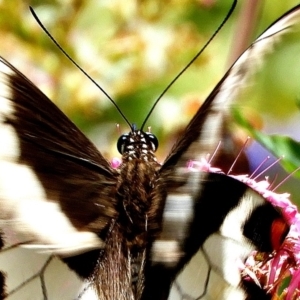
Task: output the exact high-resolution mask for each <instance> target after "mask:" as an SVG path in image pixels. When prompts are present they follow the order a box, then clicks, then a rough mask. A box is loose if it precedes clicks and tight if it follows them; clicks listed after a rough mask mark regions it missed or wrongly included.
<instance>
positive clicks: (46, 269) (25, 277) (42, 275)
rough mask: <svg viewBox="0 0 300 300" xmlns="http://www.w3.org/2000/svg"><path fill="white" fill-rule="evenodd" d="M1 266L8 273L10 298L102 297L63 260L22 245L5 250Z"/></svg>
mask: <svg viewBox="0 0 300 300" xmlns="http://www.w3.org/2000/svg"><path fill="white" fill-rule="evenodd" d="M0 268H1V271H2V272H4V274H5V284H6V291H7V293H8V297H6V298H5V299H6V300H20V299H22V300H41V299H46V300H57V299H64V300H75V299H76V300H96V299H98V298H97V296H96V294H95V293H94V292H93V291H92V290H91V289H87V290H85V283H84V282H83V281H82V280H80V279H79V277H78V276H77V275H76V274H75V273H74V272H72V271H70V270H69V269H68V267H67V266H66V265H65V264H64V263H63V262H61V261H60V260H59V259H58V258H54V257H50V256H49V255H45V254H44V255H43V254H37V253H34V252H33V251H32V250H28V249H22V248H13V249H6V250H4V251H3V250H2V252H1V253H0ZM83 291H84V292H83ZM80 294H82V296H80V297H79V295H80Z"/></svg>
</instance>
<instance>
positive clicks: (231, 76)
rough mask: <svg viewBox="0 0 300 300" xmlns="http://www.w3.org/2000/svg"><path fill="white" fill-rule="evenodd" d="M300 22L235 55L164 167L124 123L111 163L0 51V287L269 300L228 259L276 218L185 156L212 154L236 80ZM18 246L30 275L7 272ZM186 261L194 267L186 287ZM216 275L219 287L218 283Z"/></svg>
mask: <svg viewBox="0 0 300 300" xmlns="http://www.w3.org/2000/svg"><path fill="white" fill-rule="evenodd" d="M299 21H300V9H299V6H298V7H296V8H294V9H293V10H291V11H290V12H289V13H287V14H285V15H284V16H283V17H282V18H281V19H279V20H278V21H277V22H275V23H274V24H273V25H272V26H271V27H270V28H269V29H268V30H267V31H266V32H265V33H264V34H263V35H262V36H261V37H260V38H258V39H257V40H256V41H255V42H254V43H253V44H252V45H251V46H250V47H249V48H248V49H247V50H246V51H245V53H244V54H242V55H241V57H240V58H239V59H238V60H237V62H236V63H235V64H234V65H233V66H232V67H231V68H230V69H229V71H228V72H227V73H226V74H225V76H224V77H223V78H222V79H221V81H220V82H219V83H218V85H217V86H216V88H215V89H214V90H213V91H212V93H211V94H210V95H209V97H208V98H207V100H206V101H205V102H204V104H203V106H202V107H201V108H200V109H199V110H198V112H197V113H196V115H195V116H194V118H193V119H192V121H191V122H190V124H189V125H188V126H187V128H186V130H185V132H184V134H183V137H182V138H181V139H179V141H178V142H177V143H176V144H175V146H174V147H173V150H172V151H171V153H170V155H169V156H168V157H167V159H166V161H165V163H164V164H163V165H162V167H160V165H159V164H158V163H157V162H156V159H155V157H154V154H153V152H154V150H155V147H154V145H153V142H152V141H151V140H150V139H149V136H148V135H147V134H146V133H143V132H141V131H139V130H135V128H132V130H131V132H130V133H129V135H128V136H127V142H126V143H127V144H126V143H125V144H124V147H121V148H122V151H123V163H122V165H121V166H120V167H119V168H118V169H113V168H111V167H110V165H109V163H108V162H107V161H106V160H105V159H104V157H103V156H102V155H101V154H100V153H99V152H98V150H97V149H96V148H95V146H94V145H93V144H92V143H91V142H90V141H89V140H88V139H87V138H86V137H85V136H84V135H83V134H82V133H81V132H80V131H79V130H78V129H77V127H76V126H75V125H74V124H73V123H72V122H71V121H69V119H68V118H67V117H66V116H65V115H64V114H63V113H62V112H61V111H60V110H59V109H58V108H57V107H56V106H55V105H54V104H53V103H52V102H51V101H50V100H49V99H48V98H47V97H46V96H45V95H44V94H42V93H41V92H40V91H39V90H38V89H37V88H36V87H35V86H34V85H33V84H32V83H31V82H30V81H29V80H28V79H27V78H26V77H24V76H23V75H22V74H21V73H20V72H19V71H17V70H16V69H15V68H14V67H13V66H11V65H10V64H9V63H8V62H6V61H5V60H4V59H2V58H1V59H0V125H1V126H0V140H1V141H2V145H3V146H1V147H0V207H1V210H0V225H1V227H0V228H2V231H1V242H2V243H1V247H2V250H1V252H0V270H1V273H0V283H1V280H2V281H3V283H2V287H3V291H1V290H0V293H1V292H2V294H4V293H6V294H8V295H9V297H8V299H16V298H14V297H17V298H18V297H19V299H20V297H21V298H22V295H23V294H22V291H25V289H28V291H30V290H31V291H32V289H36V290H34V293H35V294H37V295H38V296H37V297H36V299H42V298H43V299H46V300H50V299H51V300H52V299H67V300H69V299H78V300H79V299H83V300H86V299H93V300H94V299H101V300H102V299H108V300H112V299H119V300H121V299H124V300H135V299H137V300H138V299H142V300H147V299H161V300H162V299H168V298H169V299H171V300H172V299H194V300H196V299H228V298H230V299H237V300H239V299H246V298H247V299H268V298H267V296H266V294H265V292H263V291H262V290H261V289H260V288H257V287H256V289H254V290H251V291H249V289H248V287H247V288H245V286H244V283H243V282H241V276H240V270H239V269H238V267H237V266H236V265H235V263H236V261H237V260H240V261H244V259H245V258H246V257H247V255H249V253H250V251H252V250H253V249H260V250H263V251H272V248H271V247H270V243H269V242H270V239H269V233H270V228H271V224H272V222H273V220H274V219H276V218H281V216H280V214H279V213H278V212H277V211H276V210H275V209H274V208H273V206H272V205H270V204H269V203H267V202H266V201H265V200H264V199H263V198H262V197H261V196H259V195H258V194H257V193H255V192H254V191H252V190H251V189H250V188H248V187H247V186H246V185H245V184H243V183H241V182H239V181H237V180H235V179H233V178H230V177H228V176H225V175H223V174H215V173H209V172H200V171H197V170H196V171H195V170H194V169H190V168H187V163H188V162H189V161H191V160H192V161H200V160H201V158H202V157H205V156H206V155H207V154H208V153H209V154H211V153H212V152H213V151H214V149H215V147H216V145H217V144H218V143H219V141H220V140H221V137H222V134H221V132H222V128H223V125H224V120H225V117H226V116H227V114H228V112H229V109H230V107H231V105H232V103H233V102H234V101H236V100H237V98H238V92H239V90H240V89H241V88H242V85H243V84H244V83H245V82H246V80H247V79H248V77H249V75H250V74H251V73H252V72H253V71H254V69H255V67H256V66H257V65H258V64H259V63H260V61H261V60H262V59H263V57H264V55H265V54H266V53H267V52H269V50H270V49H271V48H272V46H273V45H274V44H275V42H277V41H278V40H279V38H280V37H281V36H282V35H283V34H285V33H287V32H289V31H290V30H293V28H294V25H295V24H296V23H299ZM265 215H267V216H269V217H268V218H264V216H265ZM245 228H246V229H247V230H246V229H245ZM20 243H22V244H26V246H30V247H31V248H34V250H38V252H42V253H38V254H36V255H38V258H37V260H36V265H34V266H33V267H32V269H31V272H30V273H29V275H26V276H24V277H18V276H16V277H14V275H11V274H10V273H11V270H10V267H6V261H8V260H10V258H9V256H10V255H13V256H14V255H16V257H21V258H20V259H21V260H23V259H24V258H23V255H24V253H26V251H32V250H33V249H30V250H28V249H25V250H23V249H21V250H20V249H19V248H18V247H17V246H18V245H19V244H20ZM10 246H12V247H11V249H8V247H10ZM14 251H17V252H18V251H21V252H18V253H17V252H16V253H15V252H14ZM24 251H25V252H24ZM43 252H44V253H43ZM14 253H15V254H14ZM31 254H32V252H30V254H29V255H31ZM55 255H57V256H58V257H59V258H60V260H58V259H57V258H56V257H54V256H55ZM63 262H65V263H66V264H67V266H68V267H69V268H70V269H71V270H72V271H70V272H71V277H70V278H71V279H66V280H64V279H63V283H64V285H65V290H67V291H68V293H67V292H66V293H64V292H63V291H62V294H59V295H58V296H57V293H56V292H55V289H56V288H55V287H54V286H57V283H56V281H55V280H56V279H57V278H58V276H53V272H54V273H55V272H57V273H61V274H63V273H65V271H68V269H67V267H66V265H65V264H64V263H63ZM27 268H30V266H26V267H25V269H27ZM191 268H195V270H196V272H197V273H198V275H197V276H195V277H194V276H193V279H194V280H193V281H194V282H192V280H190V279H191V277H192V275H190V274H191V273H190V270H191ZM52 270H54V271H53V272H52ZM73 271H75V272H73ZM75 273H76V274H77V275H79V276H77V275H76V274H75ZM79 278H81V279H79ZM198 278H199V280H200V278H202V282H201V283H199V284H198ZM220 278H223V286H224V288H222V289H215V287H214V286H215V283H216V282H219V279H220ZM82 279H85V282H84V284H85V286H82ZM23 283H24V284H23ZM31 286H34V287H31ZM75 286H78V289H76V288H75ZM15 289H17V293H19V294H15V293H16V292H15ZM74 289H76V291H75V292H74V293H73V290H74ZM170 289H171V294H170V297H169V292H170ZM54 292H55V293H54ZM69 292H70V293H69ZM14 295H18V296H14ZM20 295H21V296H20ZM24 295H25V293H24ZM61 295H62V296H61ZM251 297H252V298H251ZM257 297H260V298H257ZM2 298H3V297H2ZM25 299H26V298H25ZM30 299H33V298H30Z"/></svg>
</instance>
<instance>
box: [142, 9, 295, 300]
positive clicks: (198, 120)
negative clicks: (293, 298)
mask: <svg viewBox="0 0 300 300" xmlns="http://www.w3.org/2000/svg"><path fill="white" fill-rule="evenodd" d="M299 22H300V6H296V7H295V8H293V9H292V10H290V11H289V12H287V13H286V14H285V15H284V16H282V17H281V18H280V19H279V20H277V21H276V22H274V23H273V24H272V25H271V26H270V27H269V28H268V29H267V30H266V31H265V32H264V33H263V34H262V35H261V36H260V37H259V38H258V39H257V40H256V41H255V42H254V43H253V44H252V45H251V46H250V47H249V48H248V49H247V50H246V51H245V52H244V53H243V54H242V55H241V56H240V58H239V59H238V60H237V61H236V63H235V64H234V65H233V66H232V67H231V68H230V69H229V70H228V72H227V73H226V74H225V76H224V77H223V78H222V79H221V81H220V82H219V83H218V84H217V86H216V87H215V89H214V90H213V91H212V93H211V94H210V95H209V97H208V98H207V100H206V101H205V102H204V104H203V105H202V106H201V108H200V109H199V110H198V112H197V113H196V115H195V116H194V118H193V119H192V120H191V122H190V123H189V125H188V126H187V128H186V130H185V132H184V133H183V135H182V138H181V139H180V140H179V141H178V142H177V144H176V145H175V146H174V148H173V150H172V151H171V154H170V155H169V157H168V158H167V159H166V161H165V163H164V164H163V166H162V168H161V171H160V179H159V182H158V184H157V191H156V192H157V193H158V194H161V195H162V199H163V200H162V201H165V202H164V204H162V205H158V204H157V203H155V205H156V207H158V210H159V209H161V208H162V207H163V211H162V212H161V214H162V231H161V234H160V237H159V239H158V240H156V241H155V242H154V244H153V247H152V261H153V268H152V269H151V270H150V271H149V276H148V282H146V288H148V294H149V295H151V296H150V297H149V299H151V297H152V298H153V299H154V298H155V299H165V298H166V296H167V295H168V290H169V285H170V284H171V282H172V281H173V280H174V279H175V277H176V274H177V272H179V270H181V269H182V268H183V267H184V266H185V265H186V264H188V262H189V261H190V260H192V259H193V257H194V255H195V254H197V253H198V252H199V251H200V252H201V251H204V253H205V256H206V259H205V260H206V261H207V262H208V263H207V265H206V266H204V267H203V266H202V267H203V268H204V269H206V270H207V268H213V269H215V270H216V269H217V273H218V274H219V275H220V276H221V277H223V278H225V281H226V284H228V286H229V288H230V286H233V287H235V288H233V289H232V293H237V294H236V296H234V295H232V296H234V297H236V298H234V299H244V298H245V294H244V291H243V290H240V289H237V286H239V284H240V276H239V272H238V270H237V268H236V269H234V268H232V264H231V263H232V261H233V260H234V259H237V258H241V259H244V258H245V255H246V253H249V251H250V249H253V246H254V248H255V247H258V246H262V244H261V240H262V237H268V234H269V233H270V231H269V232H268V229H270V224H271V223H272V220H273V219H272V218H271V219H270V220H268V222H267V224H264V223H263V222H261V218H262V215H260V214H259V213H258V215H259V216H260V217H259V218H258V220H257V221H256V222H253V223H251V224H253V225H254V227H255V226H257V224H259V225H260V226H259V228H256V229H255V230H254V231H253V232H255V234H256V235H258V236H260V238H259V242H258V243H257V241H254V239H253V236H252V237H251V236H250V237H247V239H246V240H247V242H245V233H244V232H243V228H244V227H245V224H247V223H248V221H249V220H251V217H252V215H254V212H255V211H256V210H257V208H259V207H265V205H266V207H267V208H266V212H267V213H268V214H270V215H271V216H273V214H272V213H273V212H274V211H275V209H274V208H273V207H272V206H271V205H269V204H266V203H265V201H264V200H263V198H262V197H261V196H259V195H257V194H256V193H255V192H253V191H251V190H249V189H248V188H247V187H246V186H245V185H244V184H242V183H239V182H237V181H236V180H233V179H231V178H230V179H229V178H228V177H227V178H226V177H225V176H222V178H221V179H220V176H221V175H217V174H210V173H205V172H193V171H189V170H188V169H187V164H188V162H189V161H191V160H193V161H201V158H203V157H205V156H206V155H207V154H208V153H209V154H212V153H213V151H214V150H215V148H216V146H217V144H218V142H219V141H220V140H221V138H222V136H221V133H222V127H223V125H224V124H223V123H224V119H225V117H226V115H227V114H228V111H229V109H230V107H231V104H232V103H233V102H234V101H236V100H237V97H238V92H239V90H240V88H242V87H243V86H244V84H245V82H246V81H247V79H248V77H249V75H251V74H252V73H253V71H254V70H255V67H257V65H259V64H260V62H261V61H262V59H263V57H264V55H265V54H267V53H268V52H270V51H271V50H272V47H273V46H274V44H275V43H276V42H278V41H279V40H280V38H281V37H282V35H283V34H286V33H288V32H290V31H291V30H294V27H295V25H296V24H297V23H298V24H299ZM224 182H227V184H228V185H229V186H224ZM157 198H158V199H159V197H157ZM155 199H156V198H155ZM247 199H248V203H249V204H248V206H247V204H243V203H244V201H246V203H247ZM249 199H250V200H249ZM158 201H159V200H158ZM224 203H225V204H224ZM245 207H247V209H245ZM243 208H244V211H243ZM236 209H237V211H236ZM239 209H241V210H240V214H241V216H242V217H240V218H236V219H235V221H236V222H234V221H233V220H231V222H232V223H230V222H229V225H230V224H231V229H230V230H229V231H227V233H224V232H222V230H221V228H222V227H224V226H225V227H226V226H227V225H226V224H227V223H226V222H227V221H228V219H227V216H228V215H229V214H235V215H236V216H239V214H238V211H239ZM259 211H260V209H259ZM158 215H159V214H158ZM225 217H226V218H225ZM276 217H278V215H277V214H276V213H275V214H274V218H276ZM225 221H226V222H225ZM229 225H228V226H229ZM232 226H233V227H234V226H236V227H237V228H239V229H240V231H239V232H237V231H235V230H233V229H234V228H233V229H232ZM239 226H240V227H239ZM230 231H231V232H230ZM234 234H236V235H237V236H234ZM228 241H231V242H228ZM249 241H250V244H251V243H252V246H251V247H249V245H248V244H249ZM267 241H269V239H267ZM232 242H233V243H234V244H236V245H235V247H231V243H232ZM247 243H248V244H247ZM239 248H240V249H239ZM199 249H200V250H199ZM201 249H202V250H201ZM216 249H217V250H216ZM235 251H236V252H235ZM212 253H213V255H212ZM230 254H232V256H231V255H230ZM228 262H229V264H228ZM217 265H219V266H218V267H217ZM199 268H201V266H200V267H199ZM186 269H188V268H186ZM184 271H185V269H184ZM199 272H201V271H200V270H199ZM205 274H206V273H205ZM154 286H156V289H155V288H154ZM157 286H159V288H157ZM174 289H175V290H176V291H174ZM173 292H174V293H177V295H180V296H178V297H179V298H183V297H184V296H189V297H191V299H198V298H197V297H199V295H201V293H203V292H204V288H203V286H202V287H200V291H199V292H198V294H197V293H196V295H198V296H197V297H196V296H194V293H193V292H192V291H191V289H189V288H186V289H184V286H182V284H181V283H178V281H175V284H174V286H173ZM173 292H172V295H173V296H174V294H173ZM224 293H225V292H223V293H222V295H223V296H224ZM146 294H147V292H146ZM222 295H219V297H220V299H223V298H222V297H223V296H222ZM212 298H213V299H219V298H217V297H216V295H215V296H213V297H212ZM225 298H226V297H225ZM225 298H224V299H225ZM229 298H230V297H229ZM172 299H173V298H172ZM189 299H190V298H189ZM199 299H200V298H199ZM201 299H202V298H201ZM226 299H228V298H226ZM230 299H232V298H230ZM255 299H256V298H255ZM257 299H259V298H257Z"/></svg>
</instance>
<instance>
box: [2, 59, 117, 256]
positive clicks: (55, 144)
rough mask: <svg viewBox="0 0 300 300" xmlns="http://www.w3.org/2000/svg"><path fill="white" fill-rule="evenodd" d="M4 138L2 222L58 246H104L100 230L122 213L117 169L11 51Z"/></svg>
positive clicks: (58, 250) (62, 250)
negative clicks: (26, 72) (15, 64)
mask: <svg viewBox="0 0 300 300" xmlns="http://www.w3.org/2000/svg"><path fill="white" fill-rule="evenodd" d="M0 140H1V146H0V206H1V210H0V228H1V227H4V228H5V227H6V226H8V227H9V228H10V229H11V230H13V231H14V232H15V234H16V235H18V236H20V240H21V241H22V242H24V241H27V242H29V243H30V244H32V245H35V247H36V248H39V249H41V250H45V251H50V252H51V253H55V254H63V255H66V256H68V255H73V254H76V253H80V252H84V251H87V250H90V249H95V248H101V247H103V245H104V244H103V241H102V240H101V238H100V237H104V231H103V230H104V229H105V228H107V227H108V225H109V222H110V220H111V219H112V218H113V217H115V216H116V214H117V212H116V210H115V200H114V199H115V198H114V192H115V188H114V187H115V185H116V181H117V176H118V173H117V171H115V170H114V169H112V168H111V167H110V165H109V163H108V162H107V161H106V160H105V159H104V158H103V156H102V155H101V154H100V153H99V152H98V150H97V149H96V148H95V146H94V145H93V144H92V143H91V142H90V141H89V140H88V139H87V138H86V137H85V136H84V135H83V134H82V133H81V132H80V130H79V129H78V128H77V127H76V126H75V125H74V124H73V123H72V122H71V121H70V120H69V119H68V118H67V117H66V116H65V115H64V114H63V113H62V112H61V111H60V110H59V109H58V108H57V107H56V106H55V105H54V104H53V103H52V102H51V101H50V100H49V99H48V98H47V97H46V96H45V95H44V94H43V93H42V92H41V91H40V90H39V89H38V88H36V87H35V86H34V85H33V83H31V82H30V81H29V80H28V79H27V78H26V77H25V76H24V75H22V74H21V73H20V72H19V71H18V70H16V69H15V68H14V67H13V66H12V65H10V64H9V63H8V62H7V61H5V60H4V59H3V58H0ZM101 233H102V234H103V236H101Z"/></svg>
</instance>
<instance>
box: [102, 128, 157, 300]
mask: <svg viewBox="0 0 300 300" xmlns="http://www.w3.org/2000/svg"><path fill="white" fill-rule="evenodd" d="M124 141H125V140H124ZM147 142H148V141H147V139H146V138H145V137H144V135H143V133H142V132H132V133H130V135H128V137H127V140H126V141H125V144H124V145H123V147H124V148H123V149H124V151H123V156H122V159H123V163H122V165H121V166H120V170H119V171H120V176H119V180H118V185H117V193H116V197H117V203H118V207H117V211H118V212H119V215H118V217H117V218H116V220H115V221H114V224H113V226H112V229H111V231H110V233H109V236H108V238H107V240H106V251H105V257H104V258H103V259H102V261H101V264H100V266H99V272H98V276H97V278H98V279H97V281H98V284H99V289H100V290H99V294H100V296H101V297H100V299H126V300H129V299H140V298H141V296H142V292H143V286H144V268H145V260H146V257H147V251H148V249H150V241H151V240H153V231H151V230H149V225H150V224H149V214H151V212H150V209H151V203H152V194H153V193H152V191H153V188H154V186H155V182H156V178H157V170H158V169H159V167H160V165H159V164H158V163H157V161H156V158H155V156H154V151H153V149H152V148H153V146H152V145H151V144H148V143H147ZM150 227H151V226H150ZM104 270H105V271H104ZM111 278H114V280H111Z"/></svg>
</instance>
